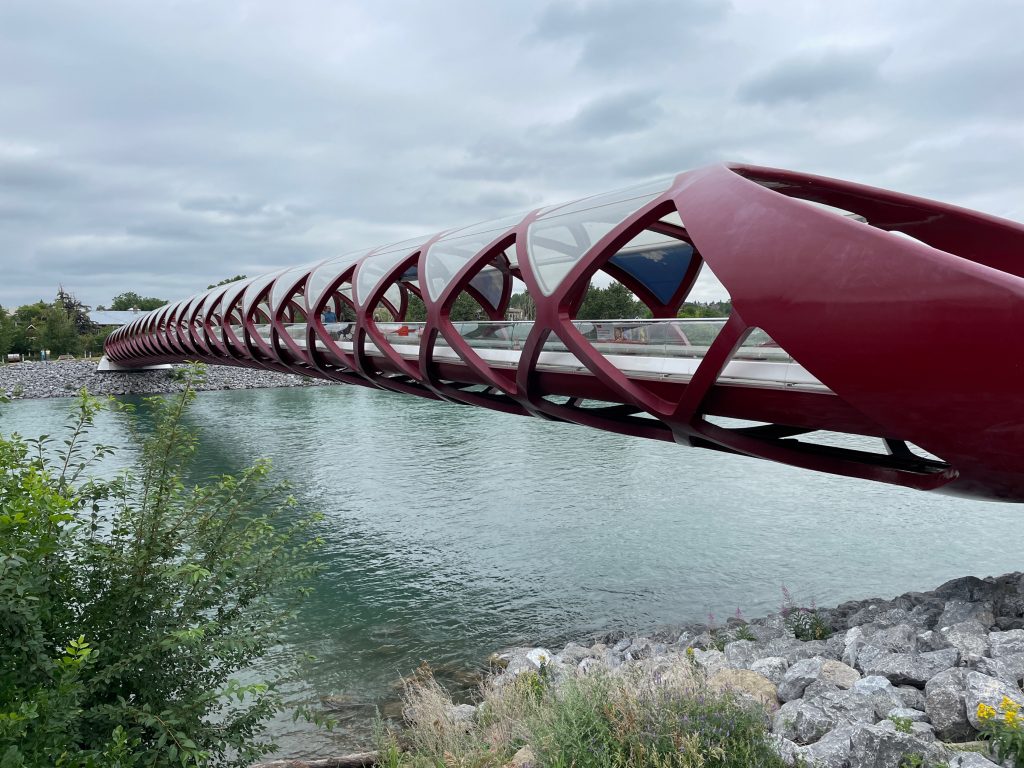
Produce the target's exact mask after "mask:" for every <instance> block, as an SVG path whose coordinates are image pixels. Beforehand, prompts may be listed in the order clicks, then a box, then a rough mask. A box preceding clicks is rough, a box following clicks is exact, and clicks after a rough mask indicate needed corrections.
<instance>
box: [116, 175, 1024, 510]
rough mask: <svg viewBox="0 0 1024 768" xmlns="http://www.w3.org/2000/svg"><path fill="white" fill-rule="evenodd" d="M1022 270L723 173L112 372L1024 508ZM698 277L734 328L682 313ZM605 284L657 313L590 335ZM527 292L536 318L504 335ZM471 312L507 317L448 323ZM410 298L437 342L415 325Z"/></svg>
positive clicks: (119, 360) (220, 293)
mask: <svg viewBox="0 0 1024 768" xmlns="http://www.w3.org/2000/svg"><path fill="white" fill-rule="evenodd" d="M1022 251H1024V226H1021V225H1020V224H1017V223H1014V222H1010V221H1006V220H1002V219H998V218H995V217H992V216H987V215H984V214H981V213H977V212H974V211H970V210H966V209H963V208H957V207H954V206H951V205H945V204H943V203H938V202H934V201H930V200H924V199H921V198H915V197H909V196H906V195H900V194H896V193H894V192H888V191H884V190H880V189H874V188H871V187H865V186H861V185H857V184H851V183H848V182H844V181H838V180H835V179H827V178H822V177H817V176H809V175H806V174H800V173H794V172H790V171H783V170H776V169H770V168H759V167H751V166H740V165H734V166H715V167H710V168H705V169H701V170H697V171H691V172H688V173H682V174H679V175H678V176H675V177H672V178H667V179H663V180H661V181H658V182H654V183H651V184H645V185H643V186H639V187H634V188H631V189H627V190H623V191H620V192H615V193H611V194H607V195H599V196H596V197H590V198H585V199H583V200H578V201H575V202H572V203H568V204H565V205H558V206H552V207H548V208H541V209H538V210H535V211H532V212H530V213H529V214H526V215H525V216H522V215H520V216H515V217H511V218H507V219H500V220H496V221H488V222H484V223H482V224H478V225H474V226H470V227H465V228H462V229H454V230H447V231H444V232H440V233H438V234H435V235H432V236H429V237H420V238H415V239H413V240H408V241H405V242H401V243H395V244H392V245H387V246H383V247H380V248H375V249H372V250H360V251H356V252H353V253H349V254H345V255H343V256H339V257H337V258H334V259H330V260H327V261H323V262H319V263H316V264H307V265H304V266H300V267H295V268H293V269H286V270H283V271H280V272H275V273H272V274H267V275H261V276H259V277H255V278H251V279H248V280H244V281H239V282H236V283H231V284H228V285H224V286H220V287H217V288H214V289H211V290H209V291H206V292H205V293H201V294H198V295H196V296H192V297H189V298H187V299H184V300H182V301H179V302H177V303H175V304H171V305H168V306H166V307H162V308H160V309H158V310H155V311H153V312H151V313H148V314H147V315H144V316H141V317H139V319H137V320H136V321H134V322H132V323H131V324H129V325H127V326H125V327H123V328H121V329H119V330H118V331H116V332H115V333H114V334H113V335H112V336H111V337H110V338H109V340H108V341H107V344H106V354H107V357H108V358H109V360H110V361H112V362H114V363H116V364H117V365H119V366H124V367H136V366H145V365H150V364H154V363H167V362H175V361H182V360H202V361H206V362H210V363H217V364H230V365H240V366H248V367H259V368H269V369H272V370H278V371H288V372H293V373H299V374H302V375H306V376H318V377H323V378H328V379H334V380H336V381H341V382H347V383H350V384H360V385H364V386H373V387H380V388H383V389H389V390H393V391H396V392H402V393H406V394H413V395H418V396H421V397H428V398H435V399H444V400H449V401H452V402H457V403H466V404H469V405H477V406H483V407H486V408H493V409H495V410H500V411H505V412H508V413H516V414H523V415H534V416H540V417H543V418H548V419H553V420H558V421H566V422H572V423H576V424H583V425H586V426H590V427H595V428H598V429H604V430H609V431H613V432H620V433H623V434H628V435H637V436H641V437H649V438H656V439H660V440H674V441H676V442H679V443H683V444H686V445H693V446H698V447H702V448H714V449H718V450H725V451H732V452H735V453H740V454H745V455H748V456H755V457H759V458H765V459H770V460H773V461H778V462H782V463H785V464H790V465H794V466H799V467H805V468H808V469H815V470H819V471H823V472H831V473H834V474H839V475H848V476H851V477H860V478H867V479H871V480H877V481H881V482H888V483H893V484H896V485H902V486H906V487H910V488H917V489H921V490H934V491H941V492H943V493H950V494H957V495H963V496H974V497H979V498H989V499H998V500H1007V501H1021V500H1024V348H1022V346H1024V260H1022V255H1024V254H1022ZM703 269H707V270H710V271H711V272H712V273H713V274H714V276H715V277H716V278H717V279H718V281H720V282H721V284H722V285H723V286H724V288H725V290H726V291H728V293H729V295H730V298H731V300H732V307H733V310H732V313H731V314H730V315H729V317H728V318H721V319H711V320H692V319H679V318H677V317H676V315H677V313H678V312H679V309H680V307H681V306H682V304H683V302H684V301H686V300H687V298H688V296H690V293H691V291H692V290H693V288H694V283H695V281H696V280H697V277H698V275H699V274H700V273H701V271H702V270H703ZM599 272H603V273H605V274H606V275H607V276H610V277H611V278H613V279H615V280H617V281H619V282H620V283H622V284H624V285H625V286H626V287H628V288H629V289H630V290H631V291H632V292H633V293H634V294H635V295H636V296H637V297H638V298H639V299H640V300H641V301H642V302H643V303H644V304H645V305H646V306H647V307H648V308H649V310H650V314H651V318H649V319H622V318H619V319H614V318H613V319H608V320H585V321H584V320H578V319H576V315H577V313H578V311H579V308H580V306H581V304H582V303H583V300H584V298H585V295H586V292H587V290H588V286H589V285H590V282H591V279H592V278H593V277H594V276H595V275H596V274H597V273H599ZM606 279H607V278H606ZM520 290H525V291H527V292H528V294H529V296H530V298H531V299H532V306H533V307H535V311H534V315H535V316H534V318H533V319H531V320H509V319H507V317H509V312H508V310H509V302H510V299H511V297H512V295H513V292H519V291H520ZM464 294H468V296H470V297H471V298H472V299H473V300H474V301H475V302H476V303H477V304H478V305H479V307H480V316H481V317H486V318H489V319H487V320H481V321H476V322H454V321H453V320H452V319H451V311H452V307H453V305H454V304H455V301H456V299H458V298H459V297H460V296H462V295H464ZM419 302H422V304H419ZM411 304H416V305H417V306H419V307H420V309H421V310H423V311H425V317H426V320H425V321H424V322H408V321H407V317H408V315H409V310H410V306H411ZM424 305H425V306H424Z"/></svg>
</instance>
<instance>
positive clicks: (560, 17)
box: [534, 0, 729, 70]
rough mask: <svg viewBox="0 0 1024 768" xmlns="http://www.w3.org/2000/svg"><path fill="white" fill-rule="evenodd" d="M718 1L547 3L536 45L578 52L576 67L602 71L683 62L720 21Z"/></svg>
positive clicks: (722, 9)
mask: <svg viewBox="0 0 1024 768" xmlns="http://www.w3.org/2000/svg"><path fill="white" fill-rule="evenodd" d="M728 10H729V5H728V3H726V2H724V1H723V0H634V1H633V2H614V1H613V0H597V1H596V2H553V3H551V4H550V5H549V6H548V7H547V8H546V9H545V11H544V12H543V13H542V14H541V15H540V17H539V18H538V20H537V25H536V29H535V32H534V34H535V35H536V37H537V39H539V40H547V41H555V42H559V43H562V42H566V41H568V42H570V43H573V44H575V45H577V46H579V60H580V63H581V64H583V65H585V66H587V67H593V68H595V69H600V70H607V69H613V68H617V67H622V66H624V65H625V66H627V67H628V66H635V65H642V64H646V63H648V62H652V61H654V62H664V61H665V60H666V59H669V60H671V59H675V58H677V57H681V56H684V55H685V53H686V50H687V48H689V47H690V46H691V45H692V43H693V41H694V40H697V39H699V37H700V35H701V33H702V32H703V30H704V29H706V28H707V27H708V26H710V25H711V24H713V23H715V22H718V21H721V20H722V19H723V17H725V16H726V15H727V13H728Z"/></svg>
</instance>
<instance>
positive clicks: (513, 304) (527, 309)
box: [508, 291, 537, 320]
mask: <svg viewBox="0 0 1024 768" xmlns="http://www.w3.org/2000/svg"><path fill="white" fill-rule="evenodd" d="M508 306H509V308H510V309H519V310H522V312H523V318H524V319H526V320H535V319H536V318H537V302H535V301H534V300H533V296H531V295H530V293H529V291H522V292H520V293H513V294H512V296H511V297H509V300H508Z"/></svg>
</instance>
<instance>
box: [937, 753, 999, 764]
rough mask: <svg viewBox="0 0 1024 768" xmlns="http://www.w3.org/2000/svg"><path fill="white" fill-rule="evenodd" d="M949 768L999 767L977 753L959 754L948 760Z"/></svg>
mask: <svg viewBox="0 0 1024 768" xmlns="http://www.w3.org/2000/svg"><path fill="white" fill-rule="evenodd" d="M949 768H999V765H998V764H997V763H993V762H992V761H991V760H989V759H988V758H987V757H985V756H984V755H981V754H978V753H977V752H959V753H955V754H954V755H953V757H951V758H950V759H949Z"/></svg>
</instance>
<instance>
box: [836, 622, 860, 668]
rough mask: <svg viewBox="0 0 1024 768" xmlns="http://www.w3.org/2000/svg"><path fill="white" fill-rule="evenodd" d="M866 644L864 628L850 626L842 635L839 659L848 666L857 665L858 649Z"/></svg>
mask: <svg viewBox="0 0 1024 768" xmlns="http://www.w3.org/2000/svg"><path fill="white" fill-rule="evenodd" d="M865 645H867V640H866V639H865V638H864V630H863V629H861V628H860V627H850V628H849V629H848V630H846V634H845V635H844V636H843V652H842V654H840V657H839V658H840V659H841V660H842V662H843V663H844V664H846V665H847V666H849V667H856V666H857V654H858V653H859V652H860V649H861V648H863V647H864V646H865Z"/></svg>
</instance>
